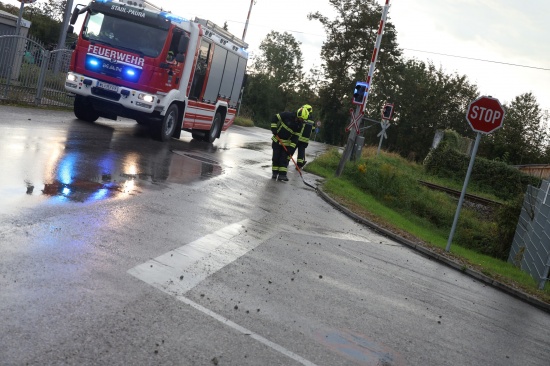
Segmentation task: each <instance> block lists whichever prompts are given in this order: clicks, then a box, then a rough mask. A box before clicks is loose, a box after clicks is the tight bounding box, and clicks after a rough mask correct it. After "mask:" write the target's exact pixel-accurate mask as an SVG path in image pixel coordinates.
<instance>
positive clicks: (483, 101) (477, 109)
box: [445, 96, 504, 252]
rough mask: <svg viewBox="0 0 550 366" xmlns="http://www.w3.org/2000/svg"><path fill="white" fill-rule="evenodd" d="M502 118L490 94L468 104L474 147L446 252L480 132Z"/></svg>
mask: <svg viewBox="0 0 550 366" xmlns="http://www.w3.org/2000/svg"><path fill="white" fill-rule="evenodd" d="M503 120H504V109H503V108H502V105H501V104H500V102H499V101H498V99H495V98H492V97H491V96H488V97H485V96H483V97H480V98H477V99H476V100H474V101H473V102H472V103H470V105H469V106H468V111H467V112H466V121H468V123H469V124H470V127H472V130H474V131H475V132H477V136H476V141H475V143H474V148H473V150H472V156H471V158H470V164H469V165H468V171H467V172H466V178H465V179H464V185H463V186H462V192H461V193H460V199H459V200H458V206H457V208H456V213H455V217H454V220H453V226H452V228H451V233H450V234H449V240H448V241H447V247H446V248H445V251H447V252H449V251H450V250H451V243H452V242H453V236H454V233H455V231H456V225H457V223H458V217H459V216H460V210H461V208H462V204H463V202H464V196H465V195H466V188H467V187H468V182H469V180H470V175H471V174H472V169H473V167H474V161H475V158H476V154H477V149H478V147H479V141H480V140H481V134H482V133H483V134H490V133H491V132H493V131H495V130H497V129H499V128H501V127H502V122H503Z"/></svg>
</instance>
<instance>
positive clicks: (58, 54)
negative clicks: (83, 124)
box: [0, 34, 73, 107]
mask: <svg viewBox="0 0 550 366" xmlns="http://www.w3.org/2000/svg"><path fill="white" fill-rule="evenodd" d="M71 54H72V50H69V49H56V50H47V49H46V48H45V47H44V46H43V45H42V44H41V43H40V42H39V41H38V40H36V39H33V38H30V37H29V38H27V37H21V36H16V35H9V34H5V35H0V100H4V101H11V102H18V103H28V104H35V105H49V106H60V107H70V106H72V103H73V99H72V98H71V97H69V95H68V93H67V92H66V91H65V77H66V73H67V71H68V70H69V63H70V59H71Z"/></svg>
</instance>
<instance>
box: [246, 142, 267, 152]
mask: <svg viewBox="0 0 550 366" xmlns="http://www.w3.org/2000/svg"><path fill="white" fill-rule="evenodd" d="M241 148H242V149H247V150H254V151H262V150H265V149H267V148H271V143H270V142H251V143H248V144H244V145H243V146H241Z"/></svg>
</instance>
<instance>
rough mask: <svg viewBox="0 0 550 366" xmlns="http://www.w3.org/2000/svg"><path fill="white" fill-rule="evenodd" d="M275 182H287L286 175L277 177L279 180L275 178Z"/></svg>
mask: <svg viewBox="0 0 550 366" xmlns="http://www.w3.org/2000/svg"><path fill="white" fill-rule="evenodd" d="M277 180H279V181H282V182H288V177H287V176H286V175H282V174H281V175H279V178H277Z"/></svg>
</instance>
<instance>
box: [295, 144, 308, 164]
mask: <svg viewBox="0 0 550 366" xmlns="http://www.w3.org/2000/svg"><path fill="white" fill-rule="evenodd" d="M307 145H308V143H307V142H302V141H298V146H297V149H298V159H297V160H296V164H297V165H298V166H299V167H300V168H301V167H303V166H304V165H306V147H307Z"/></svg>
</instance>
